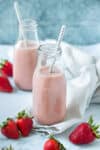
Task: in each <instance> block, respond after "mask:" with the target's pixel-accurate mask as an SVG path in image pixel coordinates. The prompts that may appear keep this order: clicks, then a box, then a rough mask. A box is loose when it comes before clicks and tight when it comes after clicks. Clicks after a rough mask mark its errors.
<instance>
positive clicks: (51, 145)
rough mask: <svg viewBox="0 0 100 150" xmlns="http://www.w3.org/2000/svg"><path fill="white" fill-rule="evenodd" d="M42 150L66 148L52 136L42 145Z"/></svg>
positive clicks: (61, 149) (62, 149) (63, 149)
mask: <svg viewBox="0 0 100 150" xmlns="http://www.w3.org/2000/svg"><path fill="white" fill-rule="evenodd" d="M43 150H66V148H65V147H64V146H63V144H61V143H60V142H59V141H58V140H56V139H55V138H54V137H53V136H50V138H49V139H48V140H47V141H46V142H45V143H44V145H43Z"/></svg>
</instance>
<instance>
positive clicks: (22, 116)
mask: <svg viewBox="0 0 100 150" xmlns="http://www.w3.org/2000/svg"><path fill="white" fill-rule="evenodd" d="M16 124H17V127H18V129H19V130H20V132H21V134H22V136H24V137H25V136H28V135H29V134H30V132H31V130H32V128H33V121H32V117H31V116H29V115H28V114H27V113H26V112H25V110H23V111H22V112H19V113H18V116H17V120H16Z"/></svg>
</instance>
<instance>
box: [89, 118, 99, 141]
mask: <svg viewBox="0 0 100 150" xmlns="http://www.w3.org/2000/svg"><path fill="white" fill-rule="evenodd" d="M88 124H89V125H90V127H91V129H92V131H93V133H94V134H95V137H96V138H97V139H100V131H99V127H100V125H97V124H94V120H93V117H92V116H90V118H89V121H88Z"/></svg>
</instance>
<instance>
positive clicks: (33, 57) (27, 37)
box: [13, 19, 39, 90]
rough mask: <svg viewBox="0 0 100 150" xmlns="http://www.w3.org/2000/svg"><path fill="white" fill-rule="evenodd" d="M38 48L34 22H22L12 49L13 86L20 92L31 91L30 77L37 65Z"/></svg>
mask: <svg viewBox="0 0 100 150" xmlns="http://www.w3.org/2000/svg"><path fill="white" fill-rule="evenodd" d="M38 46H39V41H38V35H37V23H36V21H34V20H29V19H27V20H24V21H22V24H21V25H19V38H18V41H17V43H16V45H15V49H14V67H13V70H14V71H13V76H14V81H15V84H16V86H17V87H18V88H20V89H22V90H32V76H33V73H34V70H35V67H36V63H37V57H38V52H37V49H38Z"/></svg>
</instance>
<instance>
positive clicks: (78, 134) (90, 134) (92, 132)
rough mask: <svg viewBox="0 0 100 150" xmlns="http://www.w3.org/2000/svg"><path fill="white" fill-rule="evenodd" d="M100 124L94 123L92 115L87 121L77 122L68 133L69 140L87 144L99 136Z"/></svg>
mask: <svg viewBox="0 0 100 150" xmlns="http://www.w3.org/2000/svg"><path fill="white" fill-rule="evenodd" d="M99 127H100V125H96V124H94V121H93V118H92V116H91V117H90V119H89V121H88V122H83V123H81V124H79V125H78V126H77V127H76V128H75V129H74V130H73V131H72V132H71V133H70V135H69V140H70V141H71V142H72V143H74V144H89V143H91V142H93V141H94V140H95V139H96V138H100V134H99V130H98V128H99Z"/></svg>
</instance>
